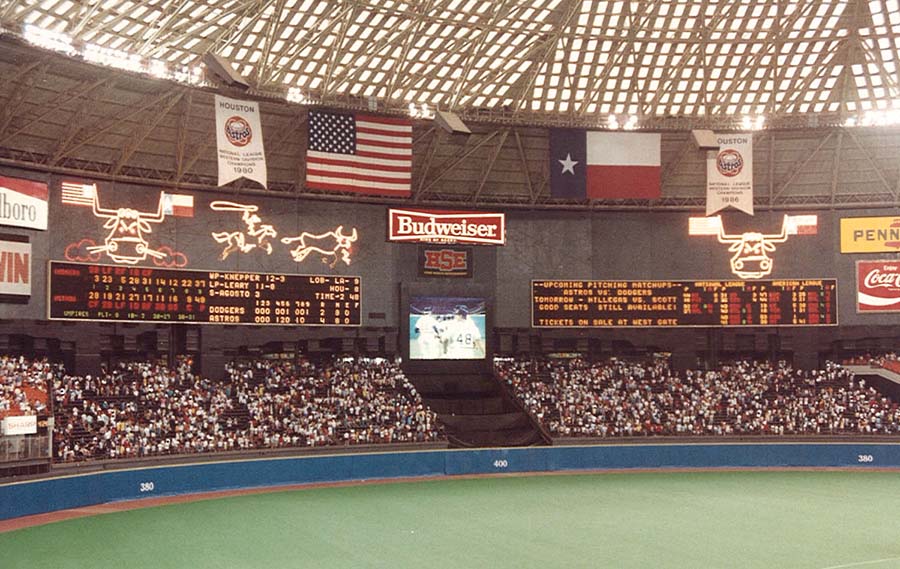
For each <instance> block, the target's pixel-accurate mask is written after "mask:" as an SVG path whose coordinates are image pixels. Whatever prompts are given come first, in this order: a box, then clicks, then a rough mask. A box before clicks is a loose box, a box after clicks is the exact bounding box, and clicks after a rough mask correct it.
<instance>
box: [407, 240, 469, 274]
mask: <svg viewBox="0 0 900 569" xmlns="http://www.w3.org/2000/svg"><path fill="white" fill-rule="evenodd" d="M419 275H420V276H423V277H462V278H471V276H472V250H471V249H467V248H458V247H440V246H436V245H420V246H419Z"/></svg>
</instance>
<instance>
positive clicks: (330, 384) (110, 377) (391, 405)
mask: <svg viewBox="0 0 900 569" xmlns="http://www.w3.org/2000/svg"><path fill="white" fill-rule="evenodd" d="M191 370H192V366H191V361H190V360H189V359H186V358H185V359H181V360H180V361H179V362H178V363H177V365H176V366H175V367H174V368H170V367H167V366H165V365H163V364H155V363H148V362H135V363H122V364H119V365H117V366H115V367H113V368H112V369H109V370H104V372H103V373H101V374H100V375H99V376H96V377H92V376H85V377H76V376H60V377H59V378H58V379H57V380H56V382H55V385H54V401H55V404H56V427H55V430H54V444H55V445H56V458H57V460H60V461H66V462H68V461H76V460H85V459H90V458H121V457H143V456H152V455H165V454H185V453H206V452H214V451H225V450H246V449H258V448H277V447H291V446H322V445H339V444H364V443H390V442H419V441H423V442H424V441H433V440H437V439H439V438H440V437H441V433H440V431H439V429H438V427H437V424H436V420H435V415H434V413H432V412H431V411H429V410H428V409H427V407H425V405H424V404H423V403H422V400H421V398H420V397H419V396H418V394H417V393H416V392H415V389H414V388H413V387H412V385H411V384H409V382H408V381H407V380H406V378H405V377H404V376H403V373H402V372H401V371H400V369H399V366H397V365H396V364H394V363H392V362H388V361H386V360H370V359H356V358H336V359H334V360H332V361H328V362H325V363H316V364H314V363H311V362H308V361H307V362H299V363H298V362H290V361H279V360H255V361H249V362H243V363H235V362H232V363H230V364H228V366H227V367H226V372H227V373H226V376H227V377H226V379H225V380H224V381H211V380H209V379H205V378H202V377H200V376H198V375H195V374H194V373H193V372H192V371H191Z"/></svg>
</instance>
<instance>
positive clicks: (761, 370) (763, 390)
mask: <svg viewBox="0 0 900 569" xmlns="http://www.w3.org/2000/svg"><path fill="white" fill-rule="evenodd" d="M856 363H859V362H856ZM866 363H868V364H871V365H878V366H881V367H883V368H884V369H890V370H893V371H895V372H896V371H897V370H898V369H900V364H898V361H897V359H896V357H894V356H893V355H887V356H879V357H877V358H866ZM226 371H227V374H226V379H225V380H224V381H221V382H215V381H211V380H208V379H205V378H202V377H199V376H197V375H195V374H194V373H193V372H192V361H191V360H190V358H186V357H185V358H180V359H179V360H178V361H177V362H176V364H175V365H174V366H173V367H168V366H166V365H163V364H159V363H150V362H128V363H120V364H118V365H115V366H112V367H111V368H110V369H107V370H105V371H104V373H102V374H100V375H99V376H96V377H92V376H84V377H81V376H72V375H68V374H66V373H65V370H64V369H63V367H62V366H61V365H59V364H53V363H50V362H47V361H46V360H30V359H28V358H24V357H12V356H2V357H0V418H2V416H3V415H8V414H16V415H19V414H38V415H45V414H49V413H50V412H51V409H52V413H53V415H54V416H55V426H54V432H53V436H54V455H55V459H56V460H57V461H60V462H72V461H82V460H88V459H112V458H137V457H144V456H154V455H175V454H189V453H208V452H214V451H226V450H248V449H262V448H283V447H314V446H315V447H319V446H328V445H358V444H380V443H396V442H411V443H414V442H433V441H441V440H445V439H446V436H445V434H444V430H443V429H444V427H443V425H441V424H439V421H438V419H437V415H436V414H435V412H434V411H433V410H432V409H430V408H428V407H427V406H426V405H425V404H424V403H423V401H422V398H421V396H420V395H419V393H417V391H416V389H415V388H414V387H413V385H412V384H411V383H410V382H409V381H408V380H407V378H406V377H405V376H404V374H403V371H402V370H401V369H400V367H399V365H398V364H397V363H396V362H393V361H389V360H386V359H381V358H357V357H333V358H331V359H327V360H325V361H321V362H313V361H307V360H302V361H292V360H279V359H248V360H243V361H232V362H230V363H229V364H228V365H227V367H226ZM495 372H496V376H497V378H498V380H499V381H500V382H502V383H503V384H505V385H506V387H507V389H508V390H509V392H510V393H511V394H512V395H513V396H514V397H516V398H518V400H519V401H520V402H521V403H522V406H523V407H524V408H525V409H526V410H527V411H528V412H529V413H530V414H531V415H532V416H533V417H534V418H536V419H537V421H539V422H540V424H541V425H542V426H543V427H544V428H546V429H547V430H548V431H549V433H550V435H551V436H552V437H554V438H567V437H646V436H719V435H813V434H815V435H835V434H857V435H892V434H893V435H896V434H900V407H898V404H897V402H896V401H895V400H893V399H891V398H890V397H888V396H886V395H885V394H883V393H882V392H880V391H878V390H877V389H876V388H875V387H874V386H872V385H867V383H866V381H865V379H864V378H861V377H860V378H857V377H855V376H854V375H853V373H851V372H850V371H849V370H848V369H847V368H846V367H843V366H841V365H839V364H828V365H827V366H826V367H825V368H824V369H821V370H816V371H809V372H807V371H799V370H794V369H792V368H791V367H790V366H788V365H786V364H783V363H781V364H778V365H770V364H762V363H749V362H737V363H734V364H731V365H727V366H723V367H721V368H720V369H718V370H715V371H687V372H676V371H673V370H672V369H671V368H670V366H669V363H668V361H667V360H665V359H663V358H659V359H655V360H652V361H624V360H616V359H612V360H609V361H606V362H602V363H597V362H595V363H591V362H588V361H586V360H583V359H579V358H575V359H546V358H518V359H513V358H505V359H497V360H496V362H495ZM48 394H50V395H49V396H48ZM51 399H52V401H51ZM51 405H52V407H51ZM452 418H453V419H458V420H463V419H465V416H464V415H463V416H459V415H456V414H454V415H453V417H452ZM448 426H451V425H449V423H448ZM481 427H483V428H488V427H490V426H489V425H488V426H485V425H482V426H481ZM501 427H502V425H501ZM498 428H499V427H498Z"/></svg>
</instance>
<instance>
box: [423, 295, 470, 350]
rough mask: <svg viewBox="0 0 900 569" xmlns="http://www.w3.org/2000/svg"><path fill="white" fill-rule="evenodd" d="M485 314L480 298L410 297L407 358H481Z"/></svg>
mask: <svg viewBox="0 0 900 569" xmlns="http://www.w3.org/2000/svg"><path fill="white" fill-rule="evenodd" d="M485 318H486V308H485V300H484V299H483V298H461V297H433V296H414V297H411V298H410V299H409V359H411V360H481V359H484V357H485V345H484V339H485V326H486V322H485Z"/></svg>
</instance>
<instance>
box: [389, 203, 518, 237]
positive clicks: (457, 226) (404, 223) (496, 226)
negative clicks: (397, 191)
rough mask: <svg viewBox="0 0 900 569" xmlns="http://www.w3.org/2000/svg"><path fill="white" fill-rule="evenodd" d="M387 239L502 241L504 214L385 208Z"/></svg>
mask: <svg viewBox="0 0 900 569" xmlns="http://www.w3.org/2000/svg"><path fill="white" fill-rule="evenodd" d="M388 241H399V242H405V243H469V244H473V245H505V244H506V215H505V214H502V213H485V212H480V211H436V210H434V211H432V210H410V209H389V210H388Z"/></svg>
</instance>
